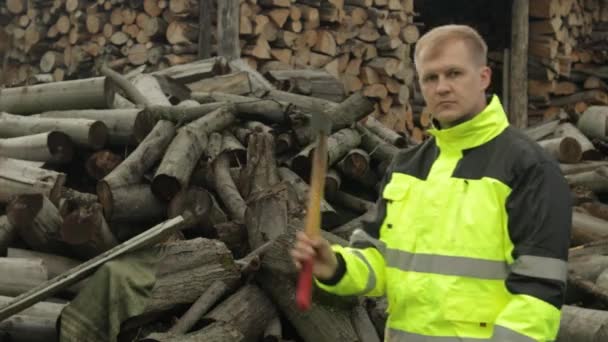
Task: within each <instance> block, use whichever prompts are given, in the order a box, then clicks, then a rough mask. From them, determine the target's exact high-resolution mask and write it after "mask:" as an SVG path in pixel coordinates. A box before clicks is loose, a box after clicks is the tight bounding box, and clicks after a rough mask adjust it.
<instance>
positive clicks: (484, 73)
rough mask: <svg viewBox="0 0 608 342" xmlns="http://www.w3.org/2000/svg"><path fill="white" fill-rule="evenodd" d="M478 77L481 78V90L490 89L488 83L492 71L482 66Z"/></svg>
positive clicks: (490, 80)
mask: <svg viewBox="0 0 608 342" xmlns="http://www.w3.org/2000/svg"><path fill="white" fill-rule="evenodd" d="M480 77H481V86H482V88H483V90H484V91H485V90H487V89H488V88H489V87H490V82H492V69H490V68H489V67H488V66H483V67H482V68H481V73H480Z"/></svg>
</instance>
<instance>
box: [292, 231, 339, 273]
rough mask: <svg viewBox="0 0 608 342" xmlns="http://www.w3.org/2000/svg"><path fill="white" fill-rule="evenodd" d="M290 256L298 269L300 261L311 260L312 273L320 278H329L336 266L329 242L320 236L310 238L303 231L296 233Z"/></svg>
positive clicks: (336, 260)
mask: <svg viewBox="0 0 608 342" xmlns="http://www.w3.org/2000/svg"><path fill="white" fill-rule="evenodd" d="M291 257H292V259H293V262H294V264H295V265H296V268H297V269H298V270H300V269H301V268H302V263H304V262H305V261H308V260H312V261H313V268H312V274H313V275H314V276H315V277H316V278H318V279H321V280H325V279H329V278H331V277H332V276H333V275H334V274H335V273H336V269H337V268H338V259H337V258H336V254H335V253H334V251H332V249H331V246H330V245H329V242H328V241H327V240H325V239H324V238H322V237H319V238H317V239H314V240H312V239H311V238H309V237H308V236H307V235H306V234H305V233H304V232H297V233H296V242H295V244H294V247H293V249H292V250H291Z"/></svg>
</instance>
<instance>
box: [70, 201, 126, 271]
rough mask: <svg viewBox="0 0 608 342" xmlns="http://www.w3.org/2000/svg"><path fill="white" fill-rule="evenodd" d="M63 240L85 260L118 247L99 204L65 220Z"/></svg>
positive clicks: (77, 212) (79, 211) (73, 213)
mask: <svg viewBox="0 0 608 342" xmlns="http://www.w3.org/2000/svg"><path fill="white" fill-rule="evenodd" d="M61 236H62V240H63V241H65V242H66V243H67V244H69V245H70V248H71V249H72V250H74V251H75V252H76V254H78V255H79V256H80V257H81V258H83V259H90V258H93V257H96V256H97V255H99V254H101V253H103V252H105V251H107V250H109V249H111V248H113V247H115V246H116V245H118V241H117V240H116V238H115V237H114V235H113V234H112V232H111V231H110V229H109V227H108V224H107V223H106V220H105V218H104V216H103V209H102V207H101V205H100V204H99V203H96V204H93V205H91V206H88V207H83V208H79V209H78V210H75V211H74V212H72V213H71V214H69V215H68V216H66V217H65V218H64V220H63V225H62V226H61Z"/></svg>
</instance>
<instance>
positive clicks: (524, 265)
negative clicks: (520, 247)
mask: <svg viewBox="0 0 608 342" xmlns="http://www.w3.org/2000/svg"><path fill="white" fill-rule="evenodd" d="M511 271H512V272H513V273H517V274H521V275H525V276H530V277H535V278H544V279H551V280H558V281H561V282H566V279H567V277H568V264H567V263H566V262H565V261H564V260H561V259H556V258H547V257H539V256H534V255H522V256H520V257H519V258H517V260H515V262H514V263H513V265H512V266H511Z"/></svg>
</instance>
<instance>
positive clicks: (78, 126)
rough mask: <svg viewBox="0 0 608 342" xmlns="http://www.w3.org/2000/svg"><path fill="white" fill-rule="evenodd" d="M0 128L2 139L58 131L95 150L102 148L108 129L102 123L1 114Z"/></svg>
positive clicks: (86, 120)
mask: <svg viewBox="0 0 608 342" xmlns="http://www.w3.org/2000/svg"><path fill="white" fill-rule="evenodd" d="M0 127H1V128H0V136H1V137H4V138H13V137H21V136H26V135H31V134H39V133H45V132H50V131H60V132H63V133H65V134H67V135H68V136H70V138H71V139H72V140H73V141H74V142H75V143H76V144H78V145H81V146H85V147H89V148H92V149H95V150H97V149H100V148H102V147H103V146H104V145H105V144H106V141H107V137H108V128H107V127H106V125H105V124H104V123H103V122H101V121H93V120H88V119H63V118H57V119H55V118H41V117H32V116H20V115H11V114H7V113H1V114H0Z"/></svg>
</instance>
